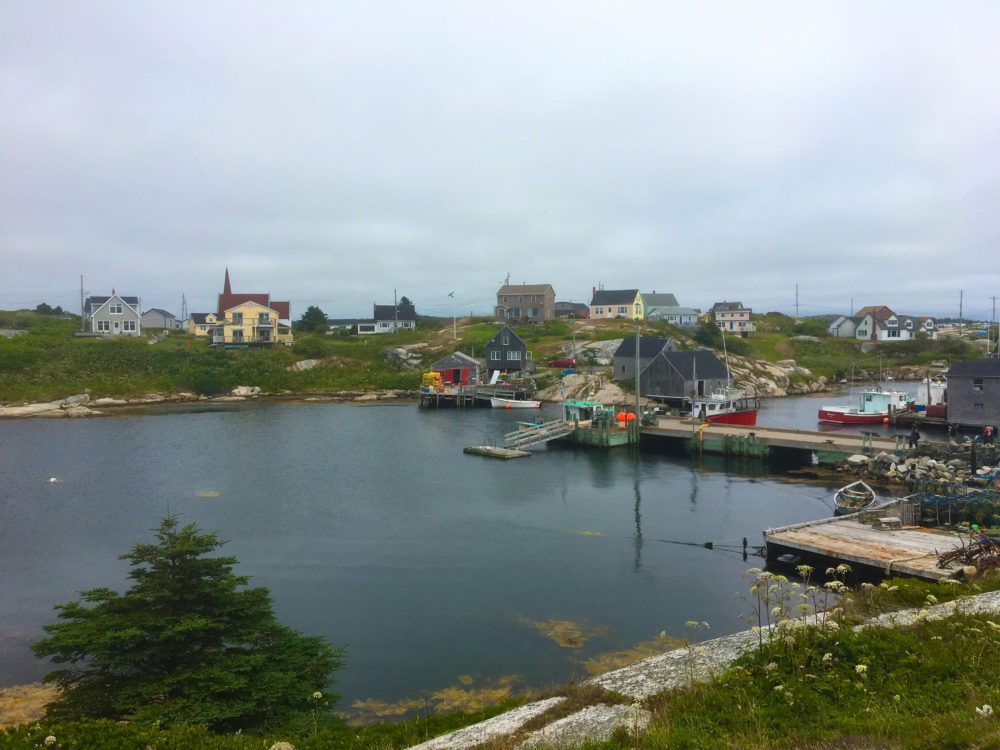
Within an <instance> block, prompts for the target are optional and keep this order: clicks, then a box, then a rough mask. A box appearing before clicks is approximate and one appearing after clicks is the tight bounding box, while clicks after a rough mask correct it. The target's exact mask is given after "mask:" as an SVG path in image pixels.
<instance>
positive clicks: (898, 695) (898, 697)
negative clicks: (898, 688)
mask: <svg viewBox="0 0 1000 750" xmlns="http://www.w3.org/2000/svg"><path fill="white" fill-rule="evenodd" d="M892 699H893V700H894V701H896V703H899V702H900V701H902V700H903V696H901V695H900V694H899V693H896V694H895V695H894V696H892Z"/></svg>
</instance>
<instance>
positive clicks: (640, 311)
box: [635, 303, 642, 315]
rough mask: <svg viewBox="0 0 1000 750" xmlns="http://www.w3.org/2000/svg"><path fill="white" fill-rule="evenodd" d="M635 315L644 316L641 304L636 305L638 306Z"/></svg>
mask: <svg viewBox="0 0 1000 750" xmlns="http://www.w3.org/2000/svg"><path fill="white" fill-rule="evenodd" d="M635 314H636V315H642V305H640V304H638V303H636V306H635Z"/></svg>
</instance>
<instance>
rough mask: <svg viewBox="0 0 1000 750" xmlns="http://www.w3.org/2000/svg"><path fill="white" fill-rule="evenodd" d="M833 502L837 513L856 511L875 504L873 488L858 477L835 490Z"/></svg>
mask: <svg viewBox="0 0 1000 750" xmlns="http://www.w3.org/2000/svg"><path fill="white" fill-rule="evenodd" d="M833 502H834V503H835V504H836V505H837V512H838V513H856V512H857V511H859V510H864V509H865V508H867V507H869V506H871V505H874V504H875V490H873V489H872V488H871V487H869V486H868V485H867V484H865V483H864V482H862V481H861V480H860V479H859V480H858V481H857V482H851V483H850V484H848V485H846V486H844V487H841V488H840V489H839V490H837V494H836V495H834V496H833Z"/></svg>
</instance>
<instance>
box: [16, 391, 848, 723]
mask: <svg viewBox="0 0 1000 750" xmlns="http://www.w3.org/2000/svg"><path fill="white" fill-rule="evenodd" d="M796 403H797V404H804V406H799V407H796V406H795V404H796ZM820 403H821V402H820V400H818V399H812V398H809V399H788V400H785V401H775V402H769V403H768V404H767V405H766V406H765V408H764V410H763V411H762V414H761V420H762V422H767V423H770V422H769V420H771V419H772V418H773V419H776V420H779V421H780V420H786V425H787V426H797V425H795V424H790V425H788V424H787V421H788V420H791V419H792V418H793V417H792V416H791V415H793V413H794V411H795V409H796V408H798V409H800V410H802V414H803V415H804V414H805V413H806V411H808V410H810V409H811V411H812V415H813V420H815V410H816V409H817V408H818V406H819V405H820ZM544 411H545V414H546V415H549V414H551V416H556V415H557V410H556V409H555V407H546V409H545V410H544ZM525 417H526V415H525V414H524V413H522V412H521V410H510V411H499V410H478V409H476V410H442V411H432V410H418V409H417V407H416V406H414V405H413V404H406V405H393V406H382V405H377V406H365V407H357V406H345V405H334V404H292V403H273V404H252V405H251V404H246V405H244V404H235V405H231V404H227V405H224V406H221V405H220V406H218V407H203V408H195V409H184V410H181V409H172V410H168V409H163V410H161V412H159V413H156V412H150V411H147V412H142V413H137V414H132V415H122V416H116V417H110V418H105V419H91V420H57V421H46V420H25V421H7V422H2V423H0V686H3V685H11V684H18V683H24V682H30V681H34V680H37V679H39V678H41V677H42V676H43V675H44V674H45V672H46V671H47V669H48V665H46V664H44V663H42V662H39V661H38V660H36V659H35V658H34V657H33V656H32V655H31V652H30V644H31V643H32V642H33V641H35V640H37V639H38V638H39V637H40V636H41V635H42V631H41V627H42V626H43V625H45V624H46V623H50V622H53V621H55V612H54V610H53V605H54V604H56V603H61V602H66V601H69V600H72V599H74V598H75V597H76V596H77V594H78V592H80V591H83V590H86V589H88V588H92V587H98V586H109V587H113V588H116V589H119V590H123V589H124V588H125V587H126V586H127V583H128V582H127V579H126V573H127V566H126V563H124V562H123V561H121V560H119V559H118V556H119V555H120V554H121V553H123V552H125V551H127V550H128V549H130V548H131V547H132V546H133V545H134V544H136V543H137V542H141V541H149V540H150V539H151V538H152V533H151V529H153V528H155V527H156V526H157V524H158V522H159V519H160V518H162V517H163V516H165V515H168V514H177V515H178V516H179V518H180V520H181V521H182V522H183V523H195V524H197V525H198V526H199V527H200V528H202V529H203V530H206V531H215V532H218V534H219V536H220V537H221V538H222V539H225V540H228V541H227V544H226V546H225V548H224V552H225V554H229V555H234V556H235V557H237V558H238V559H239V561H240V563H239V565H238V568H237V572H239V573H241V574H244V575H248V576H250V577H251V582H252V585H259V586H266V587H268V588H269V589H270V590H271V593H272V596H273V599H274V604H275V610H276V613H277V615H278V617H279V619H280V620H281V621H282V622H283V623H285V624H287V625H289V626H291V627H293V628H296V629H298V630H300V631H302V632H305V633H308V634H313V635H322V636H325V637H326V638H327V639H328V640H329V641H330V642H331V643H333V644H336V645H344V646H346V647H347V658H346V662H345V665H344V668H343V669H342V670H341V671H340V672H339V673H338V674H337V685H336V687H335V690H336V691H337V692H339V693H340V694H341V695H342V696H343V700H342V701H341V706H340V707H341V708H343V709H344V710H347V711H351V710H352V706H354V707H359V706H361V707H363V706H364V705H366V704H371V703H372V702H373V701H374V702H386V703H390V702H398V701H403V700H407V699H418V698H420V697H421V696H427V695H429V694H431V693H433V692H434V691H440V690H443V689H445V688H448V687H449V686H453V685H457V684H463V685H469V684H474V685H488V684H494V683H496V682H497V681H505V683H504V684H511V685H515V686H516V687H518V688H526V687H539V686H545V685H549V684H555V683H561V682H564V681H566V680H568V679H571V678H579V677H582V676H585V675H586V673H587V669H588V665H589V666H590V667H591V668H593V664H592V662H591V660H593V659H594V658H595V657H598V656H599V655H601V654H603V653H607V652H610V651H616V650H622V649H628V648H630V647H632V646H634V645H636V644H638V643H640V642H643V641H649V640H650V639H652V638H655V637H656V636H657V634H659V633H661V632H665V633H666V634H667V635H669V636H672V637H676V638H684V637H687V636H690V635H691V633H690V632H688V631H687V629H686V627H685V623H686V622H688V621H690V620H696V621H699V622H701V621H704V622H707V623H709V625H710V626H711V631H710V634H711V635H721V634H724V633H727V632H732V631H734V630H737V629H739V628H741V627H744V626H745V622H744V621H743V620H742V619H741V613H742V612H744V611H745V610H746V609H747V607H746V606H745V605H743V603H742V602H741V601H740V600H739V599H738V598H734V594H737V593H739V592H742V591H744V590H745V588H746V584H745V581H744V580H743V573H744V571H745V570H746V569H747V568H748V567H751V566H754V565H760V564H762V560H760V559H759V558H755V557H753V556H752V555H751V556H750V557H749V559H746V560H745V559H744V557H743V554H742V548H741V542H742V539H743V538H744V537H747V538H748V540H749V543H750V546H751V548H752V547H753V546H755V545H759V544H760V543H761V541H760V538H761V531H762V530H763V529H764V528H766V527H769V526H778V525H783V524H788V523H795V522H799V521H806V520H810V519H814V518H819V517H822V516H825V515H827V514H828V513H829V511H830V505H829V501H830V497H831V495H832V492H833V490H834V489H835V488H834V487H832V486H829V487H828V486H817V485H815V484H805V483H802V482H797V481H794V477H783V476H774V475H769V474H768V473H767V472H768V468H767V467H765V466H762V465H755V464H752V463H737V462H731V463H727V462H725V461H724V460H723V459H721V458H711V459H710V458H707V457H706V458H704V459H696V458H691V457H688V456H669V455H663V454H660V453H656V452H653V451H650V450H635V449H633V448H618V449H613V450H600V449H583V448H580V447H571V446H562V447H561V446H558V445H549V446H548V447H545V448H542V449H541V450H538V451H536V452H535V454H534V455H532V456H531V457H530V458H523V459H517V460H513V461H496V460H491V459H488V458H482V457H478V456H470V455H464V454H463V452H462V449H463V447H464V446H465V445H469V444H494V445H498V444H502V441H503V434H504V432H506V431H509V430H512V429H514V428H515V427H516V421H517V420H518V419H525ZM802 419H805V420H807V419H808V418H807V417H805V416H803V417H802ZM814 424H815V422H814V421H813V423H812V425H810V426H814ZM803 426H804V425H803ZM50 478H55V479H56V480H57V481H56V482H51V481H50ZM705 542H712V543H713V549H707V548H706V547H705V546H704V543H705ZM751 551H752V549H751Z"/></svg>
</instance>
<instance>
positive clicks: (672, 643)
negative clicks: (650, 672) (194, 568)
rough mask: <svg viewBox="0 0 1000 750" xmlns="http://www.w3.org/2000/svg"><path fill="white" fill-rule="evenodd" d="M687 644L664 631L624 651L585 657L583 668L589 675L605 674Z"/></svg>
mask: <svg viewBox="0 0 1000 750" xmlns="http://www.w3.org/2000/svg"><path fill="white" fill-rule="evenodd" d="M685 645H687V641H685V640H684V639H683V638H674V637H673V636H672V635H667V634H666V632H665V631H664V632H662V633H660V634H659V635H657V636H656V637H654V638H652V639H651V640H648V641H643V642H642V643H639V644H637V645H636V646H635V647H633V648H628V649H624V650H622V651H609V652H607V653H605V654H598V655H597V656H594V657H591V658H590V659H585V660H584V662H583V668H584V669H586V670H587V674H589V675H598V674H604V673H605V672H610V671H612V670H614V669H621V668H622V667H627V666H629V665H630V664H635V663H636V662H640V661H642V660H643V659H648V658H649V657H651V656H659V655H660V654H665V653H666V652H667V651H673V650H674V649H678V648H681V647H683V646H685Z"/></svg>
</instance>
